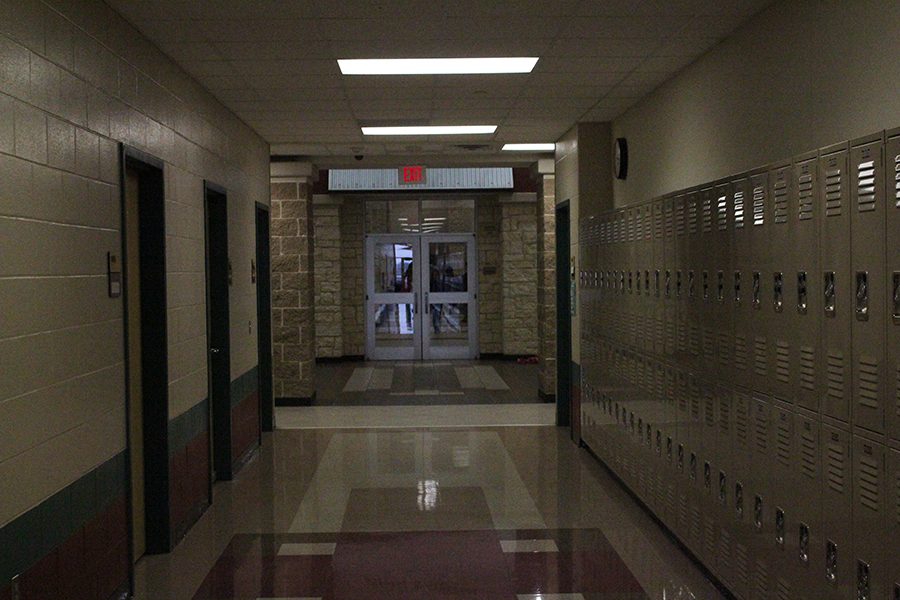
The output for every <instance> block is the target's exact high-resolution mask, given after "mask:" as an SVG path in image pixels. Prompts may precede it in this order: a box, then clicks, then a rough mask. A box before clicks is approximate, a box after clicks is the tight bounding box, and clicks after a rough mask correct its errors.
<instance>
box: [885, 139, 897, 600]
mask: <svg viewBox="0 0 900 600" xmlns="http://www.w3.org/2000/svg"><path fill="white" fill-rule="evenodd" d="M885 157H886V162H887V164H886V166H885V172H886V176H885V178H886V179H887V186H886V187H887V198H888V199H887V240H886V242H887V243H886V247H887V279H888V281H887V296H888V297H887V306H888V312H889V313H890V314H889V315H888V317H887V319H888V323H887V352H888V363H887V364H888V372H887V376H886V377H887V381H888V382H889V385H888V391H887V398H888V403H887V404H886V405H885V406H886V409H885V410H886V414H885V426H886V427H887V431H888V434H889V437H890V439H892V440H894V441H896V442H900V129H896V130H894V131H892V132H889V133H888V141H887V148H886V153H885ZM892 600H893V599H892ZM897 600H900V598H898V599H897Z"/></svg>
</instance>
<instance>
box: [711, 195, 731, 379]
mask: <svg viewBox="0 0 900 600" xmlns="http://www.w3.org/2000/svg"><path fill="white" fill-rule="evenodd" d="M730 198H731V185H730V184H728V183H722V184H719V185H717V186H716V188H715V211H716V212H715V233H714V236H713V238H714V241H713V243H714V246H713V247H714V248H715V249H716V251H715V252H711V253H710V254H711V255H712V259H713V260H712V267H711V275H710V276H711V277H712V278H713V282H714V286H715V292H714V303H713V306H714V309H713V311H714V314H715V327H716V359H717V368H716V376H717V377H718V379H719V380H720V381H728V382H731V381H732V380H733V376H734V374H733V365H734V356H733V351H734V301H733V288H732V286H733V277H734V276H733V264H732V253H733V250H732V244H731V232H732V229H731V226H730V223H731V214H730V213H731V202H730ZM712 272H715V276H714V277H713V276H712Z"/></svg>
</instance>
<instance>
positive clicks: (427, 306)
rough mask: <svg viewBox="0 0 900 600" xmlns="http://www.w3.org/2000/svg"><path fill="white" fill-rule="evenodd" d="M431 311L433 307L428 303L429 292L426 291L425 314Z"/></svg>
mask: <svg viewBox="0 0 900 600" xmlns="http://www.w3.org/2000/svg"><path fill="white" fill-rule="evenodd" d="M429 312H431V307H430V306H429V305H428V292H425V314H426V315H427V314H428V313H429Z"/></svg>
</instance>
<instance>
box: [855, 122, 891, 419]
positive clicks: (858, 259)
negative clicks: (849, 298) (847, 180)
mask: <svg viewBox="0 0 900 600" xmlns="http://www.w3.org/2000/svg"><path fill="white" fill-rule="evenodd" d="M850 175H851V186H850V198H851V202H852V217H851V219H850V223H851V236H850V237H851V245H852V251H851V255H852V261H853V264H852V266H851V273H850V276H851V280H852V281H853V289H854V295H853V310H852V313H853V325H852V341H853V343H852V348H853V390H854V393H853V406H852V411H851V418H852V420H853V426H854V427H855V428H863V429H866V430H868V431H873V432H876V433H884V413H885V411H884V404H885V397H886V381H885V380H886V377H887V373H886V369H885V367H886V364H885V327H886V325H887V323H886V319H885V316H886V315H885V313H886V310H885V309H886V308H887V307H886V306H885V298H886V292H885V290H886V287H887V286H886V285H885V283H886V282H885V279H886V277H885V273H886V272H885V219H886V212H887V211H886V206H887V203H886V202H885V194H884V144H883V140H882V136H881V135H879V136H873V137H869V138H864V139H861V140H857V141H855V142H853V143H852V144H851V148H850Z"/></svg>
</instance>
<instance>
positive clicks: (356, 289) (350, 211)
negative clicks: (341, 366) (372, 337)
mask: <svg viewBox="0 0 900 600" xmlns="http://www.w3.org/2000/svg"><path fill="white" fill-rule="evenodd" d="M365 220H366V207H365V204H364V203H363V202H362V201H360V200H355V199H351V198H344V201H343V203H342V204H341V240H340V243H341V336H342V339H341V341H342V344H343V355H344V356H362V355H363V354H365V353H366V317H365V298H366V294H365V286H364V285H363V282H364V281H365V280H364V279H363V277H364V276H365V273H364V267H363V265H364V264H365V263H364V258H365V257H364V256H363V252H364V249H365V225H366V224H365Z"/></svg>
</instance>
